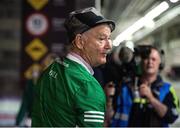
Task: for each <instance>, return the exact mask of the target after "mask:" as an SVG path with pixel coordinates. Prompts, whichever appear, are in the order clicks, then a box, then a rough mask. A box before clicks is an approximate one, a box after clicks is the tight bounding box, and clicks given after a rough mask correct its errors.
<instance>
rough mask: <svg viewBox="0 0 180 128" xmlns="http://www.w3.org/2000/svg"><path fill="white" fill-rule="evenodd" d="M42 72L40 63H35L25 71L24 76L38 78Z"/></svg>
mask: <svg viewBox="0 0 180 128" xmlns="http://www.w3.org/2000/svg"><path fill="white" fill-rule="evenodd" d="M40 72H41V66H40V64H33V65H31V66H30V67H29V68H28V69H27V70H26V71H25V72H24V76H25V78H26V79H37V78H38V77H39V75H40Z"/></svg>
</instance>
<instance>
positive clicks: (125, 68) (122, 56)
mask: <svg viewBox="0 0 180 128" xmlns="http://www.w3.org/2000/svg"><path fill="white" fill-rule="evenodd" d="M150 52H151V46H149V45H138V46H136V47H135V48H134V51H132V50H131V49H130V48H128V47H122V48H121V49H120V51H119V61H120V62H121V63H120V64H119V66H120V67H119V69H120V70H119V72H120V74H119V77H120V79H121V81H123V82H133V81H134V80H133V78H135V77H136V76H138V77H139V76H141V75H142V68H141V62H142V60H143V59H146V58H148V57H149V55H150Z"/></svg>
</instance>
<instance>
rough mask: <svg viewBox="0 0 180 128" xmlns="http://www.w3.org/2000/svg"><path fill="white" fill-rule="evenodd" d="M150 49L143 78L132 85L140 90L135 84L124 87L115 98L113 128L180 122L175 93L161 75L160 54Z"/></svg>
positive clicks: (165, 124) (143, 67)
mask: <svg viewBox="0 0 180 128" xmlns="http://www.w3.org/2000/svg"><path fill="white" fill-rule="evenodd" d="M149 48H150V53H149V56H148V57H146V58H142V65H141V68H142V75H141V76H140V77H139V79H138V81H137V82H136V80H137V79H136V80H135V82H134V83H133V84H136V83H137V88H136V87H135V86H134V85H133V84H132V83H131V84H129V83H123V84H122V86H121V91H120V93H119V94H118V96H116V97H115V103H116V105H115V114H114V117H113V119H112V122H111V126H113V127H114V126H123V127H126V126H130V127H167V126H168V124H171V123H173V122H175V120H176V119H177V118H178V115H179V113H178V109H179V100H178V98H177V96H176V93H175V90H174V88H173V86H171V85H170V84H169V83H166V82H164V81H163V80H162V78H161V76H160V75H159V67H160V64H161V56H160V53H159V51H158V49H156V48H155V47H153V46H150V47H149Z"/></svg>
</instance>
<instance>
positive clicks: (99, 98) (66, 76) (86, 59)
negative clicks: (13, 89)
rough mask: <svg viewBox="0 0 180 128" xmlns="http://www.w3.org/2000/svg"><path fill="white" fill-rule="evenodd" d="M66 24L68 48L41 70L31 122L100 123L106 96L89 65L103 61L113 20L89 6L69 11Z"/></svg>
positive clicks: (53, 123)
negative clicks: (62, 54) (66, 51)
mask: <svg viewBox="0 0 180 128" xmlns="http://www.w3.org/2000/svg"><path fill="white" fill-rule="evenodd" d="M65 27H66V29H67V33H68V36H69V40H70V42H71V44H70V47H69V52H68V54H67V56H66V57H65V58H64V59H56V61H55V62H54V63H52V64H51V65H50V66H49V67H48V68H47V69H46V70H45V72H44V73H43V74H42V76H41V78H40V80H39V82H38V84H37V86H36V88H35V98H34V99H35V101H34V106H33V113H32V126H47V127H49V126H50V127H51V126H55V127H59V126H60V127H62V126H63V127H67V126H68V127H76V126H78V127H84V126H88V127H91V126H97V127H99V126H103V122H104V112H105V100H106V98H105V95H104V92H103V89H102V88H101V86H100V84H99V83H98V82H97V81H96V79H95V78H94V77H93V76H92V75H93V70H92V67H95V66H98V65H101V64H104V63H106V55H107V53H108V51H109V50H110V49H111V47H112V44H111V40H110V36H111V32H112V31H113V30H114V28H115V23H114V22H113V21H111V20H107V19H105V18H104V17H103V16H102V15H101V14H100V13H99V12H98V11H97V10H96V9H95V8H93V7H90V8H85V9H82V10H77V11H74V12H71V13H70V14H69V17H68V18H67V19H66V21H65Z"/></svg>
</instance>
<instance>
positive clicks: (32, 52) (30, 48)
mask: <svg viewBox="0 0 180 128" xmlns="http://www.w3.org/2000/svg"><path fill="white" fill-rule="evenodd" d="M25 51H26V53H27V54H28V55H29V56H30V57H31V58H32V59H33V60H34V61H38V60H39V59H41V57H43V55H45V54H46V52H47V51H48V49H47V47H46V46H45V45H44V44H43V42H42V41H41V40H40V39H38V38H36V39H34V40H32V41H31V42H30V43H29V44H28V45H27V46H26V47H25Z"/></svg>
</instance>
